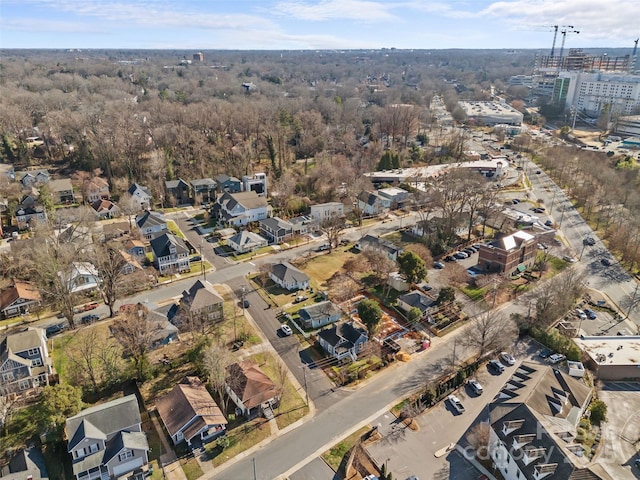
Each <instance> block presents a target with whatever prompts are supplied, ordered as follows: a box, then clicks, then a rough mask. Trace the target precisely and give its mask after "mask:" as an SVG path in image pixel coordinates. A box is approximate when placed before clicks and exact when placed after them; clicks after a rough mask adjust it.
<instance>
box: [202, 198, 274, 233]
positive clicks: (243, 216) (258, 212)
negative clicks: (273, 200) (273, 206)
mask: <svg viewBox="0 0 640 480" xmlns="http://www.w3.org/2000/svg"><path fill="white" fill-rule="evenodd" d="M212 213H213V214H214V215H217V216H218V218H219V219H220V220H222V221H223V222H225V223H226V224H227V225H233V226H235V227H237V226H241V225H247V224H248V223H251V222H257V221H258V220H263V219H265V218H267V216H268V213H269V208H268V205H267V199H266V198H265V197H261V196H258V194H257V193H256V192H254V191H249V192H238V193H228V192H225V193H223V194H222V195H220V196H219V197H218V200H217V202H216V204H215V205H214V207H213V209H212Z"/></svg>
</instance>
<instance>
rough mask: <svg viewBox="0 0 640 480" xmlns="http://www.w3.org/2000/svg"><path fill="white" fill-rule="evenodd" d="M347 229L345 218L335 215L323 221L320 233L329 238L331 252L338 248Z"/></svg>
mask: <svg viewBox="0 0 640 480" xmlns="http://www.w3.org/2000/svg"><path fill="white" fill-rule="evenodd" d="M344 228H345V223H344V217H342V216H339V215H334V216H332V217H329V218H327V219H326V220H323V221H322V222H321V223H320V231H321V232H322V233H324V234H325V235H326V236H327V241H328V242H329V250H332V249H334V248H338V244H339V243H340V235H341V234H342V231H343V230H344Z"/></svg>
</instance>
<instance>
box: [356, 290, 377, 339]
mask: <svg viewBox="0 0 640 480" xmlns="http://www.w3.org/2000/svg"><path fill="white" fill-rule="evenodd" d="M358 316H359V317H360V320H362V323H364V325H365V326H366V327H367V330H368V332H369V337H372V336H373V334H374V333H376V330H377V328H378V324H379V323H380V320H382V310H381V309H380V305H378V302H376V301H375V300H371V299H369V298H366V299H364V300H362V301H361V302H360V303H359V304H358Z"/></svg>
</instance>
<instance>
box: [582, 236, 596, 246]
mask: <svg viewBox="0 0 640 480" xmlns="http://www.w3.org/2000/svg"><path fill="white" fill-rule="evenodd" d="M582 243H584V244H585V245H589V246H590V247H593V246H594V245H595V244H596V240H595V239H594V238H593V237H585V238H584V240H582Z"/></svg>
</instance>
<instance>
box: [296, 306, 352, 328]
mask: <svg viewBox="0 0 640 480" xmlns="http://www.w3.org/2000/svg"><path fill="white" fill-rule="evenodd" d="M298 315H300V320H301V321H302V324H303V325H304V327H305V328H320V327H324V326H325V325H329V324H330V323H335V322H337V321H338V320H340V316H341V315H342V311H341V310H340V309H339V308H338V306H337V305H336V304H335V303H333V302H331V301H329V300H326V301H324V302H319V303H314V304H313V305H309V306H307V307H303V308H301V309H300V310H298Z"/></svg>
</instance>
